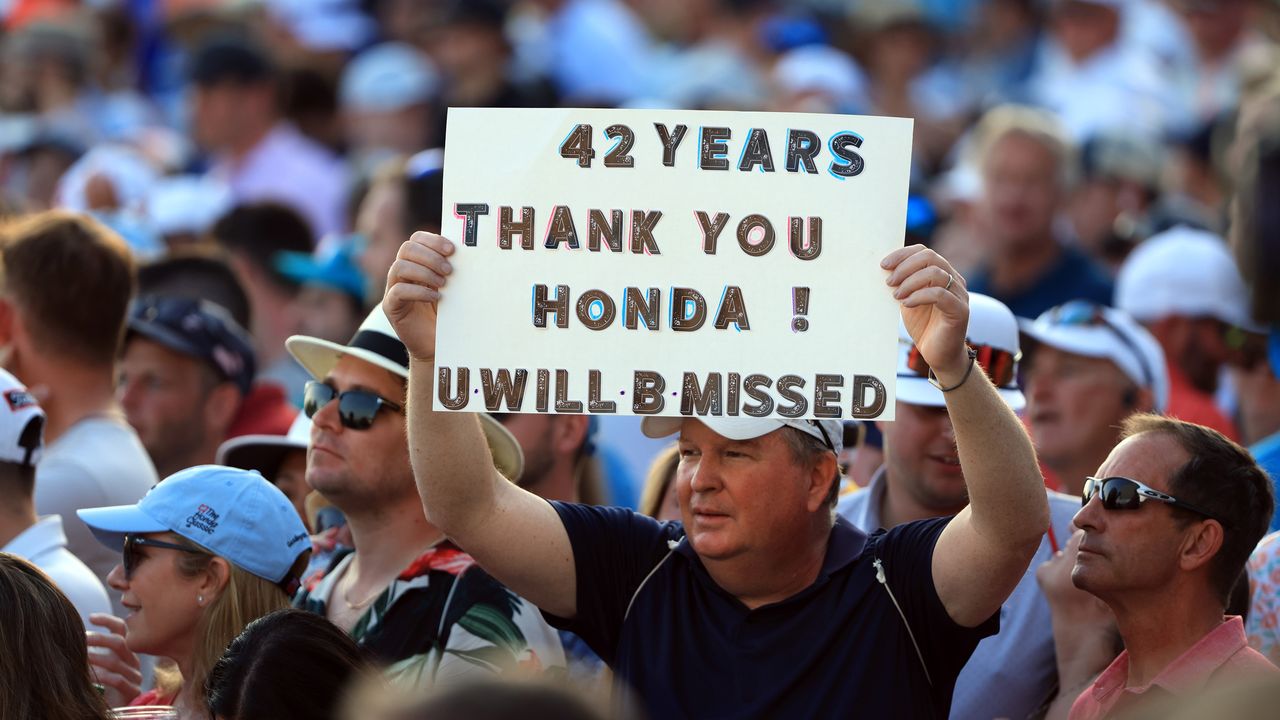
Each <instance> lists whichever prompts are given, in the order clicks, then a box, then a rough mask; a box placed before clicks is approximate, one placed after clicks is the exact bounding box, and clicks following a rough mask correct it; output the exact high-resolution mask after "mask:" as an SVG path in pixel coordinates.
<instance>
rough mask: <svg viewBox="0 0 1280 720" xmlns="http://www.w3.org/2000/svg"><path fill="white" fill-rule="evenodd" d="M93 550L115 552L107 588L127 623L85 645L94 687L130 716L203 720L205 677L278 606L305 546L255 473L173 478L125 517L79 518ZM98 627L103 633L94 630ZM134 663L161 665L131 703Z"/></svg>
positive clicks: (187, 473) (196, 472)
mask: <svg viewBox="0 0 1280 720" xmlns="http://www.w3.org/2000/svg"><path fill="white" fill-rule="evenodd" d="M78 514H79V515H80V518H81V519H82V520H84V521H85V523H86V524H87V525H89V528H90V529H91V530H93V533H94V535H95V536H96V537H97V538H98V540H99V541H100V542H102V543H103V544H105V545H107V546H108V547H111V548H116V549H119V550H120V551H121V552H122V562H121V564H119V565H117V566H116V567H115V569H113V570H112V571H111V574H110V575H109V576H107V582H108V583H110V585H111V586H112V587H113V588H115V589H116V590H119V591H120V592H121V593H122V595H123V597H122V603H123V605H124V606H125V607H126V608H127V609H128V610H129V611H130V612H129V614H128V616H127V617H126V618H124V619H123V620H119V619H117V618H98V617H95V623H97V624H102V625H104V626H105V627H108V628H109V629H111V630H112V633H111V634H110V635H108V636H106V637H101V636H98V637H95V635H97V634H91V637H90V643H91V644H94V645H99V646H101V647H106V648H108V649H110V650H111V652H110V653H105V654H95V655H92V656H91V657H90V663H91V664H92V665H93V666H94V670H95V672H96V673H97V676H98V678H99V681H100V682H102V683H103V684H104V685H106V686H108V687H109V688H111V689H112V690H113V691H114V692H115V693H116V694H117V697H119V698H125V699H127V698H130V697H132V696H134V695H136V697H132V701H131V702H129V703H128V704H130V705H173V706H174V707H175V708H177V710H178V717H179V718H180V719H181V720H196V719H197V718H199V719H200V720H203V719H204V718H205V717H207V714H206V713H205V711H204V709H203V705H204V698H203V694H204V684H205V679H206V677H207V676H208V674H209V670H210V669H211V668H212V667H213V665H214V663H216V662H217V660H218V658H219V657H220V656H221V655H222V651H223V650H224V649H226V647H227V645H228V644H230V642H231V641H232V640H233V639H235V637H236V636H237V635H239V634H240V631H242V630H243V629H244V628H245V626H246V625H248V624H249V623H250V622H252V621H253V620H255V619H257V618H259V617H262V616H263V615H266V614H268V613H270V612H273V611H275V610H279V609H282V608H285V607H288V606H289V600H290V598H291V597H292V595H293V592H294V591H295V590H296V589H297V586H298V580H299V577H300V575H301V573H302V571H303V569H304V568H305V567H306V564H307V560H308V558H309V556H310V550H311V545H310V542H309V539H308V536H307V530H306V527H305V526H304V525H303V524H302V520H301V519H300V518H299V517H298V513H297V511H296V510H294V508H293V505H292V503H290V501H289V499H288V498H287V497H286V496H285V495H284V493H282V492H281V491H280V490H279V489H278V488H276V487H275V486H274V485H272V484H271V483H269V482H267V481H266V480H265V479H263V477H262V476H261V475H259V474H257V473H256V472H251V471H247V470H238V469H234V468H228V467H222V466H219V465H201V466H198V467H194V468H189V469H187V470H182V471H180V472H177V473H174V474H173V475H171V476H169V477H168V478H166V479H165V480H164V481H163V482H161V483H160V484H159V485H156V486H155V487H154V488H152V490H151V492H149V493H147V495H146V497H144V498H142V500H140V501H139V502H138V503H137V504H136V505H124V506H117V507H108V508H96V509H91V510H80V511H78ZM99 619H102V620H104V621H105V622H99ZM135 653H145V654H149V655H156V656H159V657H162V658H168V659H169V660H172V661H173V664H174V665H175V666H176V671H174V670H169V671H158V672H157V681H156V689H155V690H152V691H150V692H148V693H146V694H143V695H137V690H138V684H139V681H140V680H141V674H140V673H139V671H138V660H137V657H136V656H135Z"/></svg>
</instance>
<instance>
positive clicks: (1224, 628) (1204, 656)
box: [1067, 615, 1280, 720]
mask: <svg viewBox="0 0 1280 720" xmlns="http://www.w3.org/2000/svg"><path fill="white" fill-rule="evenodd" d="M1265 674H1270V675H1273V676H1276V677H1280V668H1277V667H1276V666H1275V665H1272V664H1271V663H1270V662H1269V661H1268V660H1267V658H1266V657H1264V656H1263V655H1262V654H1261V653H1259V652H1258V651H1257V650H1254V649H1253V648H1251V647H1249V643H1248V639H1247V638H1246V637H1245V634H1244V622H1243V621H1242V620H1241V619H1240V616H1238V615H1232V616H1230V617H1227V618H1225V619H1224V621H1223V623H1222V624H1221V625H1219V626H1218V627H1216V628H1214V629H1213V630H1212V631H1210V632H1209V633H1208V634H1207V635H1205V636H1204V637H1202V638H1200V641H1199V642H1197V643H1196V644H1195V645H1193V646H1192V647H1191V649H1190V650H1187V651H1186V652H1184V653H1182V655H1181V656H1179V657H1178V659H1177V660H1174V661H1173V662H1171V663H1169V665H1168V666H1167V667H1165V669H1163V670H1161V671H1160V674H1159V675H1157V676H1156V677H1155V679H1154V680H1152V681H1151V682H1150V683H1149V684H1147V685H1144V686H1142V687H1125V686H1126V684H1127V683H1128V680H1129V652H1128V651H1127V650H1126V651H1125V652H1122V653H1120V657H1118V658H1116V659H1115V660H1114V661H1113V662H1112V663H1111V664H1110V665H1109V666H1107V669H1106V670H1103V671H1102V674H1101V675H1099V676H1098V679H1097V680H1094V681H1093V684H1092V685H1090V686H1089V687H1088V688H1087V689H1086V690H1085V691H1084V692H1082V693H1080V697H1078V698H1076V701H1075V703H1073V704H1072V705H1071V714H1070V715H1068V716H1067V717H1068V720H1101V719H1102V718H1105V717H1107V716H1108V714H1109V713H1111V711H1113V710H1115V709H1116V708H1117V706H1121V705H1123V707H1125V708H1128V707H1129V706H1131V705H1133V704H1137V703H1138V702H1140V701H1141V700H1142V699H1143V696H1145V695H1146V694H1147V693H1148V692H1151V693H1152V695H1153V696H1159V695H1187V694H1192V693H1196V692H1199V691H1200V690H1203V689H1206V688H1207V687H1209V686H1211V685H1213V684H1216V683H1218V682H1220V681H1228V682H1234V681H1239V680H1241V679H1247V678H1249V677H1253V676H1256V675H1265ZM1157 686H1158V689H1155V690H1154V692H1152V690H1153V688H1157Z"/></svg>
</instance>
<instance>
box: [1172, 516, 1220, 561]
mask: <svg viewBox="0 0 1280 720" xmlns="http://www.w3.org/2000/svg"><path fill="white" fill-rule="evenodd" d="M1223 539H1224V538H1223V530H1222V524H1221V523H1219V522H1218V521H1217V520H1202V521H1200V522H1197V523H1195V524H1193V525H1191V527H1189V528H1187V534H1186V535H1184V536H1183V539H1182V547H1181V548H1180V551H1179V553H1178V567H1180V568H1182V570H1184V571H1188V572H1189V571H1192V570H1196V569H1197V568H1200V567H1201V566H1203V565H1206V564H1208V563H1209V561H1211V560H1213V558H1214V556H1215V555H1217V554H1218V551H1219V550H1221V549H1222V541H1223Z"/></svg>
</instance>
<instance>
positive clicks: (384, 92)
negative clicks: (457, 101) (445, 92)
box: [338, 42, 440, 112]
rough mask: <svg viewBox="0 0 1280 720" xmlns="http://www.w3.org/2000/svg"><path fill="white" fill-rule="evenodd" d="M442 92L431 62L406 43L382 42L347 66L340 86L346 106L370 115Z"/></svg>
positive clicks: (398, 108) (423, 100) (340, 92)
mask: <svg viewBox="0 0 1280 720" xmlns="http://www.w3.org/2000/svg"><path fill="white" fill-rule="evenodd" d="M439 89H440V75H439V73H437V72H436V68H435V66H434V65H433V64H432V63H431V60H430V59H429V58H428V57H427V56H426V55H424V54H423V53H422V52H420V51H419V50H418V49H417V48H414V47H413V46H411V45H406V44H404V43H394V42H388V43H382V44H381V45H376V46H374V47H371V48H369V49H368V50H365V51H364V52H362V53H360V54H359V55H357V56H356V57H355V59H354V60H352V61H351V62H350V63H348V64H347V67H346V70H344V71H343V73H342V80H341V82H340V85H339V91H338V92H339V96H340V97H341V98H342V104H343V106H344V107H347V108H351V109H353V110H366V111H370V112H389V111H393V110H400V109H401V108H406V107H409V106H410V105H417V104H419V103H424V102H428V101H430V100H431V99H432V98H434V97H435V96H436V93H437V92H438V91H439Z"/></svg>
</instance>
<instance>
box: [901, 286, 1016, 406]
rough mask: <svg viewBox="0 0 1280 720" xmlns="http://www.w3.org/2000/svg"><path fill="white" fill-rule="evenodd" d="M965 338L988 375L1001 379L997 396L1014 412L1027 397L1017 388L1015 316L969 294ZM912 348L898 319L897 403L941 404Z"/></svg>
mask: <svg viewBox="0 0 1280 720" xmlns="http://www.w3.org/2000/svg"><path fill="white" fill-rule="evenodd" d="M965 340H966V341H967V342H968V343H969V346H970V347H972V348H974V349H975V350H976V351H977V353H978V362H979V363H980V364H981V366H982V369H984V370H986V371H987V375H988V377H990V376H991V375H992V374H995V375H996V376H997V377H996V378H994V379H993V380H1004V382H1002V383H999V384H997V386H996V389H997V391H998V392H999V393H1000V397H1001V398H1003V399H1004V401H1005V402H1006V403H1007V404H1008V405H1009V407H1011V408H1013V409H1014V410H1015V411H1016V410H1021V409H1022V408H1023V407H1024V406H1025V405H1026V404H1027V399H1026V398H1025V397H1024V396H1023V394H1022V390H1020V389H1019V388H1018V380H1017V378H1018V360H1019V359H1021V355H1022V349H1021V346H1020V345H1019V344H1018V319H1017V318H1016V317H1014V315H1013V311H1012V310H1010V309H1009V308H1008V307H1007V306H1006V305H1005V304H1004V303H1002V302H1000V301H999V300H996V299H995V298H993V297H989V296H987V295H982V294H980V293H969V328H968V332H967V333H966V337H965ZM914 348H915V343H914V342H913V341H912V340H911V334H910V333H908V332H907V326H906V325H904V324H903V323H902V321H901V320H899V321H898V373H897V374H898V402H904V403H908V404H910V405H927V406H930V407H944V406H945V405H946V404H947V400H946V398H945V397H943V395H942V391H941V390H939V389H938V388H936V387H934V386H933V383H931V382H929V379H928V375H927V374H926V373H925V372H922V371H921V369H920V368H921V367H922V366H921V364H920V362H919V360H918V358H916V357H915V352H914ZM1002 376H1005V377H1002ZM1006 377H1007V379H1006Z"/></svg>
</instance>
